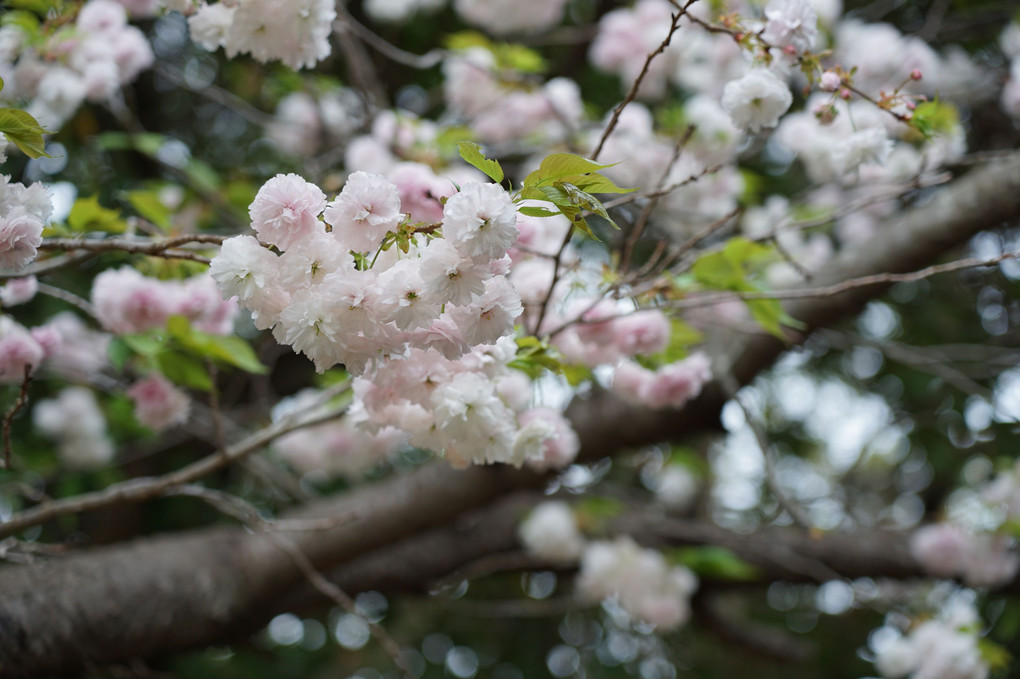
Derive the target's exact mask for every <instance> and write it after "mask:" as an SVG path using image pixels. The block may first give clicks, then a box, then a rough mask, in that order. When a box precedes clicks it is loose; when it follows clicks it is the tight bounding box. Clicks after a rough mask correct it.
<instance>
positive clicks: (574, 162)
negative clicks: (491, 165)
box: [524, 153, 613, 187]
mask: <svg viewBox="0 0 1020 679" xmlns="http://www.w3.org/2000/svg"><path fill="white" fill-rule="evenodd" d="M612 166H613V164H612V163H610V164H609V165H604V164H602V163H596V162H595V161H594V160H588V159H587V158H582V157H581V156H579V155H577V154H574V153H553V154H551V155H548V156H546V157H545V158H544V159H543V160H542V163H541V164H540V165H539V166H538V169H537V170H535V171H534V172H532V173H531V174H529V175H528V176H527V177H525V178H524V186H526V187H531V186H541V185H543V184H549V183H551V182H554V181H556V180H557V179H560V178H562V177H570V176H571V175H577V174H590V173H592V172H598V171H599V170H604V169H605V168H607V167H612Z"/></svg>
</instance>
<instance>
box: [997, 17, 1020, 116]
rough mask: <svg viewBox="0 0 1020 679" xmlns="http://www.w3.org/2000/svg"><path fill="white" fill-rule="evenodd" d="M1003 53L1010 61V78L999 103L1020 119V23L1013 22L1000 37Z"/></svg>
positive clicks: (1008, 113) (1008, 112) (1010, 114)
mask: <svg viewBox="0 0 1020 679" xmlns="http://www.w3.org/2000/svg"><path fill="white" fill-rule="evenodd" d="M999 46H1000V47H1002V53H1003V55H1005V57H1006V58H1007V59H1009V77H1008V78H1007V79H1006V84H1005V85H1004V86H1003V88H1002V94H1001V96H1000V97H999V102H1000V104H1001V106H1002V110H1003V111H1005V112H1006V114H1007V115H1009V116H1011V117H1013V118H1020V22H1016V21H1012V22H1010V24H1009V25H1008V26H1007V27H1006V28H1005V29H1004V30H1003V31H1002V34H1001V35H1000V36H999Z"/></svg>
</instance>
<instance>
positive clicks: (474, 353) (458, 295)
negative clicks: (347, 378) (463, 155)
mask: <svg viewBox="0 0 1020 679" xmlns="http://www.w3.org/2000/svg"><path fill="white" fill-rule="evenodd" d="M401 209H402V205H401V200H400V194H399V190H398V188H397V186H396V185H394V184H393V183H391V182H389V181H387V180H386V179H385V178H384V177H382V176H379V175H373V174H370V173H367V172H355V173H353V174H352V175H351V176H350V177H349V178H348V181H347V183H346V185H345V186H344V188H343V189H342V190H341V192H340V194H339V195H338V196H337V197H336V198H335V199H334V200H332V201H330V202H328V203H327V200H326V196H325V194H323V193H322V191H321V190H320V189H319V188H318V187H316V186H314V185H313V184H310V183H308V182H306V181H304V180H303V179H301V178H300V177H299V176H297V175H278V176H277V177H275V178H273V179H271V180H269V181H268V182H267V183H266V184H265V185H264V186H263V187H262V189H260V191H259V193H258V195H257V196H256V198H255V201H254V202H253V203H252V205H251V208H250V214H251V217H252V227H253V229H254V230H255V232H256V234H257V236H258V239H256V238H255V237H252V236H237V237H235V238H232V239H229V240H228V241H226V242H225V243H224V244H223V247H222V248H221V250H220V253H219V255H217V257H216V258H214V260H213V262H212V264H211V267H210V272H211V275H212V276H213V278H214V279H215V280H216V281H217V283H218V284H219V286H220V289H221V291H222V293H223V295H224V297H227V298H229V297H234V296H236V297H237V298H238V299H239V301H240V303H241V305H243V306H244V307H245V308H246V309H248V310H249V311H251V312H252V317H253V320H254V322H255V324H256V326H257V327H259V328H262V329H266V328H272V329H273V334H274V336H275V337H276V339H277V340H278V341H279V342H281V343H283V344H286V345H289V346H291V347H293V348H294V349H295V351H298V352H301V353H303V354H305V355H306V356H308V358H310V359H311V360H312V361H313V362H314V363H315V365H316V368H317V369H318V370H320V371H323V370H326V369H328V368H330V367H332V366H333V365H336V364H338V363H342V364H343V365H344V366H345V367H346V368H347V370H348V371H349V372H351V373H352V374H354V375H355V376H356V377H357V379H356V380H355V383H354V390H355V394H356V395H357V398H358V401H357V403H358V405H359V407H362V408H364V415H363V420H364V424H363V426H367V427H376V428H379V427H387V426H395V427H397V428H399V429H401V430H402V431H405V432H407V433H408V434H409V435H410V442H411V444H412V445H416V446H419V447H422V448H429V449H433V450H437V451H439V450H441V451H444V452H445V454H446V456H447V458H448V459H449V460H450V461H451V462H453V463H455V464H467V463H468V462H470V461H475V462H512V463H514V464H517V465H520V464H523V463H524V462H525V461H526V460H528V459H535V460H536V461H541V460H544V459H545V451H546V442H548V441H550V440H551V439H554V438H558V436H557V435H558V433H559V431H560V429H562V427H561V428H560V429H558V428H557V427H556V426H554V425H552V424H550V423H548V422H546V421H544V420H543V419H541V418H534V419H533V420H530V421H528V422H527V423H525V424H524V425H519V424H518V422H517V418H516V413H517V412H518V411H521V410H523V409H524V406H525V405H526V403H527V401H528V398H529V397H530V391H528V390H527V389H526V388H525V389H523V390H522V389H517V390H516V396H514V395H512V394H511V393H509V392H508V393H500V391H499V389H500V385H502V384H506V383H512V382H513V380H511V379H509V378H508V376H509V375H510V374H512V373H511V371H510V368H509V367H508V364H509V363H510V361H511V360H512V359H513V358H514V356H515V355H516V344H515V343H514V342H513V340H512V339H511V336H512V334H513V332H514V324H515V322H516V320H517V318H518V317H519V316H520V315H521V313H522V311H523V307H522V304H521V300H520V297H519V295H518V294H517V292H516V290H515V289H514V287H513V285H512V284H511V283H510V281H509V280H508V278H507V276H506V274H507V271H508V267H509V258H508V257H507V254H506V253H507V249H508V248H509V247H510V246H511V245H512V244H513V243H514V242H515V241H516V239H517V235H518V229H517V226H516V222H517V210H516V208H515V206H514V204H513V202H512V201H511V199H510V196H509V194H508V193H507V192H506V191H505V190H503V189H502V188H501V187H499V186H498V185H496V184H479V183H468V184H465V185H464V186H463V187H461V190H460V192H459V193H456V194H454V195H452V196H451V197H450V198H449V199H448V200H446V202H445V205H443V214H442V222H440V223H438V224H435V225H418V226H417V227H416V226H415V225H413V224H411V223H410V222H409V221H408V217H407V215H406V213H404V212H402V211H401ZM320 216H321V217H322V219H320ZM439 226H441V227H442V237H441V238H439V237H434V236H435V235H436V234H435V231H436V227H439ZM327 227H328V230H327ZM415 228H421V229H422V230H425V231H428V232H429V234H428V235H427V234H425V233H413V234H411V233H408V231H407V229H415ZM401 229H404V230H403V231H401ZM398 232H400V233H403V234H405V236H404V237H405V238H406V240H405V241H404V243H405V245H404V248H403V249H406V252H402V248H401V247H398V246H396V245H394V246H393V247H389V248H388V249H384V247H383V246H384V241H385V240H386V239H387V238H397V237H398ZM429 236H433V237H431V238H430V237H429ZM260 240H261V243H260ZM262 243H265V244H268V245H272V246H274V247H275V248H277V249H278V250H280V251H281V254H280V255H277V254H275V253H274V252H273V251H272V250H270V249H268V248H266V247H264V246H263V245H262ZM520 396H523V398H520ZM574 452H575V453H576V451H574ZM571 457H572V455H571Z"/></svg>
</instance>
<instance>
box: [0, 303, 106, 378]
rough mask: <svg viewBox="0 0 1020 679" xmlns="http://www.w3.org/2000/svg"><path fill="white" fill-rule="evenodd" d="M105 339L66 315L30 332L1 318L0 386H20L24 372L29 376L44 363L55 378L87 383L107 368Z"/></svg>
mask: <svg viewBox="0 0 1020 679" xmlns="http://www.w3.org/2000/svg"><path fill="white" fill-rule="evenodd" d="M109 339H110V337H109V335H107V334H106V333H102V332H97V331H95V330H90V329H89V328H88V327H86V326H85V324H84V323H83V322H82V320H81V319H80V318H78V317H77V316H76V315H74V314H73V313H71V312H70V311H64V312H61V313H59V314H57V315H56V316H54V317H53V318H51V319H50V320H49V322H47V323H45V324H43V325H40V326H36V327H34V328H31V329H29V328H26V327H25V326H23V325H21V324H20V323H18V322H17V321H15V320H14V319H13V318H11V317H10V316H9V315H6V314H5V315H3V316H0V382H20V381H22V380H23V379H24V376H25V370H26V369H28V370H29V372H32V371H34V370H35V369H36V368H38V367H39V366H40V365H43V362H44V361H45V365H46V367H47V368H48V369H49V370H50V371H51V372H53V373H54V374H56V375H59V376H62V377H66V378H68V379H73V380H78V379H87V378H88V377H90V376H92V375H95V374H96V373H97V372H99V371H100V370H102V369H103V368H104V367H105V366H106V365H107V363H108V359H107V356H106V347H107V345H108V344H109Z"/></svg>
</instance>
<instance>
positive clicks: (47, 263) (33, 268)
mask: <svg viewBox="0 0 1020 679" xmlns="http://www.w3.org/2000/svg"><path fill="white" fill-rule="evenodd" d="M44 242H45V241H44ZM96 254H97V253H95V252H75V253H68V254H66V255H60V256H59V257H51V258H49V259H45V260H43V261H41V262H32V263H31V264H29V265H28V266H26V267H25V268H24V269H22V270H21V271H4V272H0V280H4V279H8V278H24V277H25V276H42V275H45V274H48V273H52V272H53V271H57V270H59V269H63V268H66V267H69V266H77V265H78V264H81V263H83V262H86V261H88V260H90V259H92V258H93V257H95V256H96Z"/></svg>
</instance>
